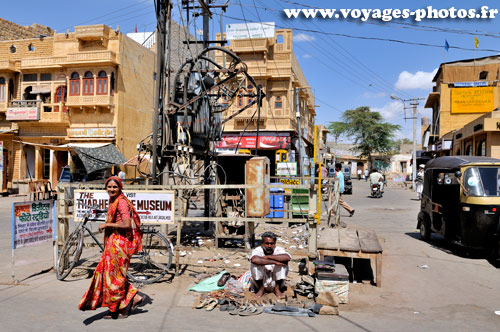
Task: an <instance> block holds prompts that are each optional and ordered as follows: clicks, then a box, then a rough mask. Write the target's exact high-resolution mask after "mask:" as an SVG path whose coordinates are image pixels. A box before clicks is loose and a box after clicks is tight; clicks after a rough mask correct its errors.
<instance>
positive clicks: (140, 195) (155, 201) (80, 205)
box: [74, 190, 175, 224]
mask: <svg viewBox="0 0 500 332" xmlns="http://www.w3.org/2000/svg"><path fill="white" fill-rule="evenodd" d="M123 193H124V194H125V196H127V198H128V199H129V200H130V201H131V202H132V204H134V207H135V208H136V210H137V213H138V214H139V216H140V217H141V223H145V224H172V223H174V217H175V207H174V202H175V194H174V191H167V190H165V191H164V190H162V191H159V190H158V191H156V190H155V191H129V190H124V191H123ZM108 204H109V196H108V193H107V192H106V191H105V190H75V217H74V220H75V221H83V218H84V217H85V213H87V212H88V211H89V209H91V207H94V208H97V209H100V210H107V209H108ZM89 219H90V220H100V221H104V220H106V213H105V212H103V213H98V214H97V216H96V215H92V216H91V217H90V218H89Z"/></svg>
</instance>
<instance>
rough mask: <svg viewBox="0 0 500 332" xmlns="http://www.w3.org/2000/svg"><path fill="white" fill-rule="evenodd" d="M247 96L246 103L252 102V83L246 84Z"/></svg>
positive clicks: (253, 90) (253, 93) (253, 95)
mask: <svg viewBox="0 0 500 332" xmlns="http://www.w3.org/2000/svg"><path fill="white" fill-rule="evenodd" d="M247 90H248V97H247V105H248V104H250V103H251V102H252V99H253V98H255V88H254V86H253V85H251V84H250V85H249V86H247Z"/></svg>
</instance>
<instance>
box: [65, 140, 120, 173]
mask: <svg viewBox="0 0 500 332" xmlns="http://www.w3.org/2000/svg"><path fill="white" fill-rule="evenodd" d="M73 150H74V151H75V152H76V154H77V155H78V157H80V159H81V160H82V162H83V165H84V166H85V169H86V170H87V173H92V172H95V171H98V170H101V169H106V168H110V167H112V166H114V165H122V164H124V163H125V162H126V161H127V159H125V157H124V156H123V155H122V154H121V152H120V151H118V149H117V148H116V147H115V146H114V145H113V144H108V145H105V146H101V147H98V148H83V147H78V146H74V147H73Z"/></svg>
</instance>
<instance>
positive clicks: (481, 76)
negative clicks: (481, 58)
mask: <svg viewBox="0 0 500 332" xmlns="http://www.w3.org/2000/svg"><path fill="white" fill-rule="evenodd" d="M479 79H480V80H487V79H488V72H487V71H486V70H483V71H482V72H480V73H479Z"/></svg>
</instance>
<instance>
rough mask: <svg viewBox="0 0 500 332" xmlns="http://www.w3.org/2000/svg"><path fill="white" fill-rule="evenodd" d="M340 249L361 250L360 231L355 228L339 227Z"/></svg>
mask: <svg viewBox="0 0 500 332" xmlns="http://www.w3.org/2000/svg"><path fill="white" fill-rule="evenodd" d="M339 243H340V250H345V251H360V250H361V248H360V246H359V239H358V233H357V231H356V230H355V229H347V228H341V229H339Z"/></svg>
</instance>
